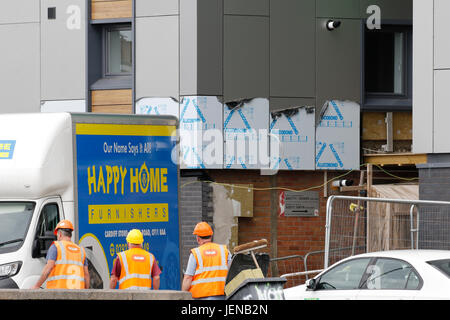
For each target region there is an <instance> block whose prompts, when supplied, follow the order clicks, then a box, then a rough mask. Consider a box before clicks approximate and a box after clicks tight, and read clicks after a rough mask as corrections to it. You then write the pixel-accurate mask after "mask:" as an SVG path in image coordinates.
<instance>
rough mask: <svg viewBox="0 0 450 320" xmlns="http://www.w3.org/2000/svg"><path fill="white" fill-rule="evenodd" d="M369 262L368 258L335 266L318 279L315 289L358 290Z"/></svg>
mask: <svg viewBox="0 0 450 320" xmlns="http://www.w3.org/2000/svg"><path fill="white" fill-rule="evenodd" d="M369 262H370V258H361V259H353V260H350V261H346V262H343V263H341V264H339V265H337V266H336V267H334V268H333V269H331V270H330V271H328V272H327V273H325V274H324V275H322V276H321V277H320V279H319V284H318V285H317V289H318V290H330V289H338V290H339V289H344V290H345V289H347V290H355V289H358V288H359V284H360V282H361V279H362V276H363V275H364V273H365V271H366V268H367V266H368V264H369Z"/></svg>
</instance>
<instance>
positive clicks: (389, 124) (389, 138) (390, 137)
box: [383, 112, 394, 152]
mask: <svg viewBox="0 0 450 320" xmlns="http://www.w3.org/2000/svg"><path fill="white" fill-rule="evenodd" d="M392 119H393V113H392V112H386V118H384V121H385V122H386V144H384V145H383V150H384V151H385V152H394V128H393V121H392Z"/></svg>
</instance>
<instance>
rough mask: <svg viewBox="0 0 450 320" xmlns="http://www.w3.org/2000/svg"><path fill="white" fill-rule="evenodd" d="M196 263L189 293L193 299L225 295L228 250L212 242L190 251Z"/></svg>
mask: <svg viewBox="0 0 450 320" xmlns="http://www.w3.org/2000/svg"><path fill="white" fill-rule="evenodd" d="M191 252H192V254H193V255H194V257H195V260H196V261H197V268H196V270H195V274H194V276H193V278H192V283H191V287H190V289H189V291H190V292H191V293H192V297H193V298H202V297H210V296H221V295H224V294H225V280H226V277H227V273H228V266H227V261H228V250H227V248H226V246H224V245H219V244H216V243H213V242H209V243H206V244H204V245H201V246H200V247H198V248H195V249H192V250H191Z"/></svg>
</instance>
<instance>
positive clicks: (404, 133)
mask: <svg viewBox="0 0 450 320" xmlns="http://www.w3.org/2000/svg"><path fill="white" fill-rule="evenodd" d="M385 118H386V113H385V112H363V116H362V125H363V140H386V122H385V120H384V119H385ZM392 118H393V119H392V126H393V134H394V140H412V113H411V112H394V113H393V117H392Z"/></svg>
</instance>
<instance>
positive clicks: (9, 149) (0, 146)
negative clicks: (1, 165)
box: [0, 140, 16, 160]
mask: <svg viewBox="0 0 450 320" xmlns="http://www.w3.org/2000/svg"><path fill="white" fill-rule="evenodd" d="M15 147H16V140H0V160H1V159H12V157H13V154H14V148H15Z"/></svg>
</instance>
